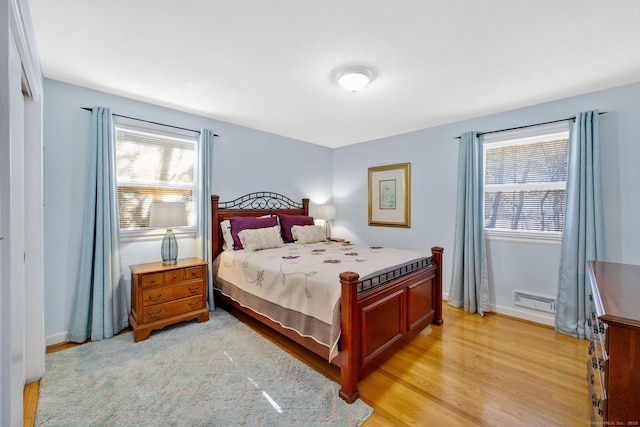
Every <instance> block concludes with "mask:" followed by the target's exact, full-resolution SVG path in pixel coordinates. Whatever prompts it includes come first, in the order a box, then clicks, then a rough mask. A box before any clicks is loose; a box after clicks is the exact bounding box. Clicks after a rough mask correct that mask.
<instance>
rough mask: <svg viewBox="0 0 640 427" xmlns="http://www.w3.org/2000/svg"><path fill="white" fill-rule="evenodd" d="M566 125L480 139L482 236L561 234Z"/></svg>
mask: <svg viewBox="0 0 640 427" xmlns="http://www.w3.org/2000/svg"><path fill="white" fill-rule="evenodd" d="M567 126H568V125H567V123H566V122H563V123H562V124H560V125H558V124H554V125H553V126H541V127H532V128H527V130H525V131H524V132H523V131H522V130H520V131H519V132H517V133H513V132H504V133H497V134H492V135H491V136H490V137H487V138H485V139H484V154H485V157H484V220H485V230H488V231H490V230H503V231H506V230H509V231H517V232H545V233H546V232H549V233H561V232H562V228H563V225H564V213H565V190H566V181H567V142H568V127H567Z"/></svg>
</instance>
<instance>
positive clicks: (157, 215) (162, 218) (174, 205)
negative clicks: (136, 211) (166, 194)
mask: <svg viewBox="0 0 640 427" xmlns="http://www.w3.org/2000/svg"><path fill="white" fill-rule="evenodd" d="M186 225H189V223H188V222H187V210H186V207H185V204H184V202H156V203H151V212H150V214H149V227H152V228H160V227H163V228H171V227H184V226H186Z"/></svg>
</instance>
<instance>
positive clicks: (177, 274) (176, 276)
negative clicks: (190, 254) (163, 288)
mask: <svg viewBox="0 0 640 427" xmlns="http://www.w3.org/2000/svg"><path fill="white" fill-rule="evenodd" d="M183 280H184V269H181V270H172V271H167V272H165V273H164V275H163V283H164V284H165V285H170V284H172V283H178V282H182V281H183Z"/></svg>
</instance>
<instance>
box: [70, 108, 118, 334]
mask: <svg viewBox="0 0 640 427" xmlns="http://www.w3.org/2000/svg"><path fill="white" fill-rule="evenodd" d="M89 145H90V148H89V169H88V176H87V187H86V198H85V213H84V221H83V228H82V244H81V253H80V271H79V273H78V283H77V287H76V293H75V299H74V303H73V307H72V312H71V324H70V325H69V340H70V341H73V342H84V341H85V340H86V339H87V338H89V337H90V338H91V340H92V341H98V340H101V339H104V338H111V337H112V336H113V335H114V334H115V333H118V332H120V331H121V330H122V329H124V328H126V327H127V326H128V319H127V314H128V313H127V311H128V310H127V296H126V288H125V284H124V277H123V275H122V266H121V261H120V226H119V223H118V197H117V189H116V166H115V126H114V122H113V115H112V114H111V110H110V109H109V108H103V107H94V108H93V112H92V113H91V134H90V140H89Z"/></svg>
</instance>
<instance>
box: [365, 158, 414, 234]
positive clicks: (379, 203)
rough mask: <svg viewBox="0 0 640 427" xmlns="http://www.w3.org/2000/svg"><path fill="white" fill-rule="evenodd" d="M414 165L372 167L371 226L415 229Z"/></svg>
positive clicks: (370, 172) (370, 175) (370, 183)
mask: <svg viewBox="0 0 640 427" xmlns="http://www.w3.org/2000/svg"><path fill="white" fill-rule="evenodd" d="M410 181H411V163H398V164H395V165H388V166H377V167H374V168H369V225H381V226H385V227H407V228H409V227H410V226H411V223H410V216H411V187H410Z"/></svg>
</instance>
